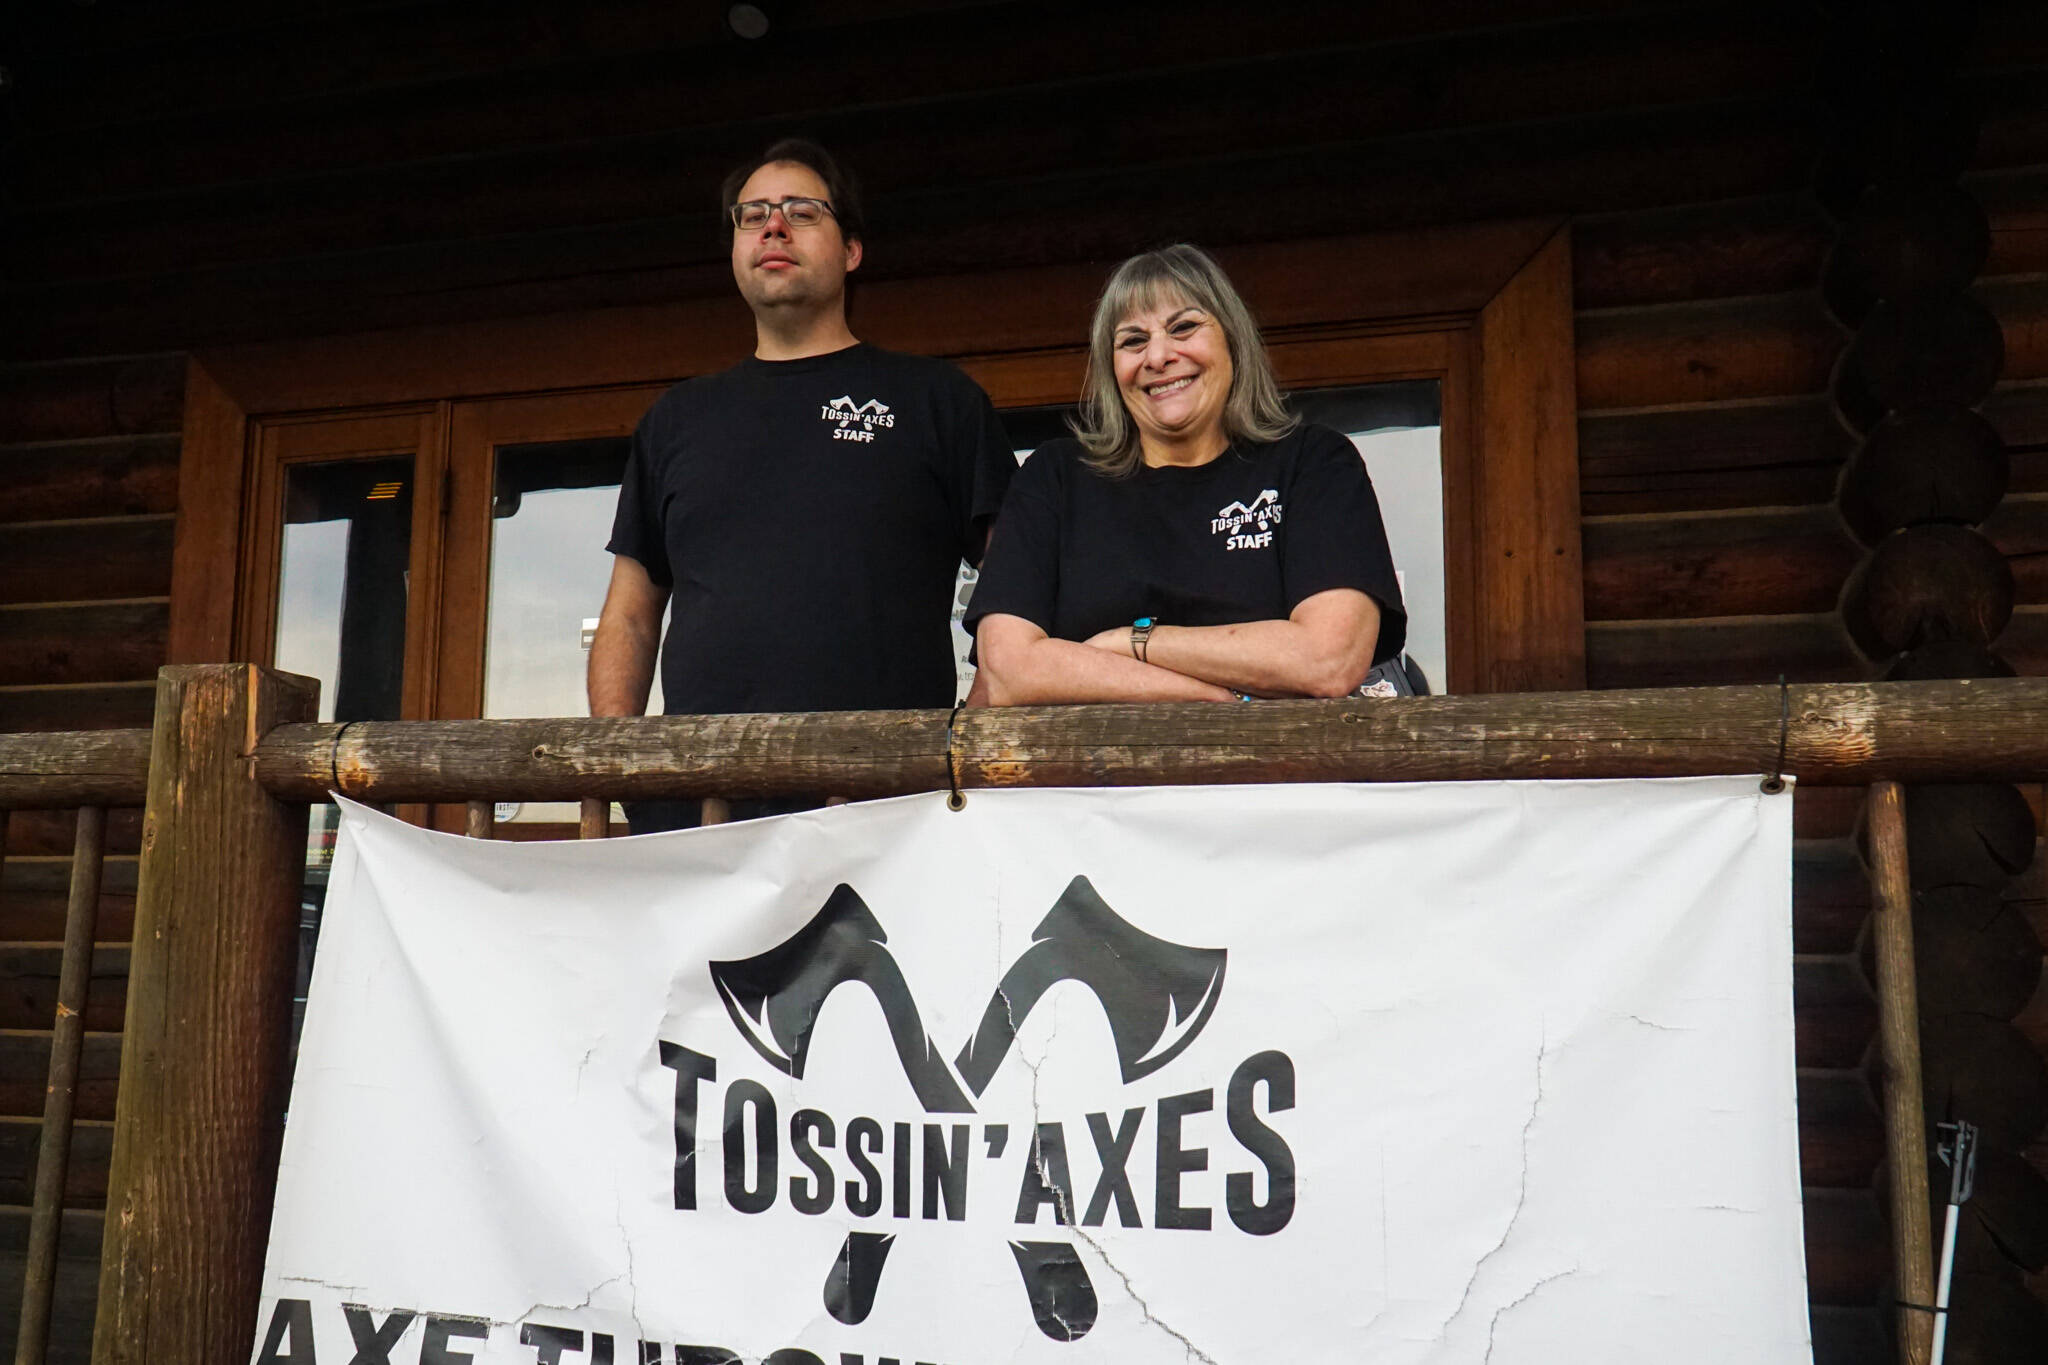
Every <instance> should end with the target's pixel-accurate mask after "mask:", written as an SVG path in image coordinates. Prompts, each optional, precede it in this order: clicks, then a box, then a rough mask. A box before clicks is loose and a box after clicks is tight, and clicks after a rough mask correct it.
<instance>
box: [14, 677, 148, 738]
mask: <svg viewBox="0 0 2048 1365" xmlns="http://www.w3.org/2000/svg"><path fill="white" fill-rule="evenodd" d="M155 712H156V684H155V683H153V682H115V683H52V684H49V685H34V686H21V687H0V733H8V732H14V731H45V732H47V731H64V730H125V729H131V728H135V727H139V726H145V725H148V724H149V723H150V719H151V717H152V716H153V715H154V714H155Z"/></svg>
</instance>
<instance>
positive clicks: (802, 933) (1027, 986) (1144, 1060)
mask: <svg viewBox="0 0 2048 1365" xmlns="http://www.w3.org/2000/svg"><path fill="white" fill-rule="evenodd" d="M888 939H889V936H888V935H887V934H886V933H885V932H883V930H882V926H881V924H880V923H879V922H878V921H877V920H876V919H875V916H874V912H873V911H871V910H869V909H868V907H867V904H866V902H864V901H863V900H861V898H860V896H859V895H858V894H857V893H856V892H855V891H854V890H853V888H852V887H850V886H846V885H843V884H842V885H841V886H839V887H838V888H836V889H835V890H834V891H833V892H832V894H831V895H830V896H829V897H827V898H826V901H825V904H824V905H823V907H821V908H820V909H819V911H818V913H817V914H816V915H814V916H812V918H811V920H810V922H809V923H807V924H805V925H804V926H803V928H801V929H799V930H797V931H796V933H794V934H792V935H791V936H790V937H789V938H788V939H787V940H786V941H785V942H783V943H780V944H778V945H777V946H775V947H773V948H770V949H769V950H768V951H766V952H764V953H759V954H757V955H755V956H753V957H750V958H744V959H742V960H739V961H736V962H713V963H712V964H711V979H712V981H713V983H714V984H715V985H716V987H717V989H718V994H719V998H720V999H721V1000H723V1001H724V1002H725V1008H726V1012H727V1013H728V1014H730V1015H731V1016H732V1021H733V1024H734V1025H735V1026H736V1027H737V1028H738V1029H739V1031H740V1034H741V1036H742V1037H744V1038H745V1039H746V1040H747V1043H748V1044H749V1045H750V1046H751V1047H752V1048H753V1049H754V1051H755V1052H757V1053H759V1054H760V1055H761V1056H762V1058H764V1059H765V1060H766V1061H767V1062H768V1063H769V1065H771V1066H773V1067H775V1068H776V1069H777V1070H779V1071H783V1072H785V1073H787V1074H788V1075H790V1076H792V1077H794V1078H797V1079H801V1078H802V1077H803V1074H804V1063H805V1059H806V1057H807V1055H808V1053H809V1051H810V1044H811V1037H812V1030H813V1029H814V1028H815V1027H816V1024H817V1021H818V1014H819V1012H820V1011H821V1010H822V1009H823V1008H824V1005H825V1001H826V999H827V997H829V996H830V995H831V994H832V992H833V991H835V990H837V989H838V988H839V987H841V986H843V985H845V984H847V983H848V982H858V983H859V984H861V985H862V986H865V987H866V988H867V989H868V990H869V991H870V992H871V993H873V995H874V997H875V1000H876V1003H877V1004H879V1005H880V1006H881V1010H882V1017H883V1020H884V1021H885V1022H886V1024H887V1025H888V1029H889V1036H890V1039H891V1041H892V1042H893V1044H894V1046H895V1050H896V1058H897V1060H898V1062H900V1063H901V1064H902V1067H903V1074H904V1076H905V1077H906V1078H907V1079H908V1080H909V1082H910V1086H911V1089H912V1091H913V1092H914V1093H915V1094H916V1096H917V1099H918V1102H919V1103H920V1104H922V1105H923V1106H924V1109H925V1112H927V1113H932V1114H970V1113H973V1112H974V1098H978V1097H980V1096H981V1094H982V1093H983V1092H984V1091H986V1090H987V1089H988V1086H989V1083H990V1081H992V1080H993V1079H994V1078H995V1074H996V1070H997V1068H998V1067H999V1066H1001V1064H1002V1061H1003V1059H1004V1058H1005V1057H1006V1056H1008V1055H1009V1052H1010V1049H1011V1047H1012V1046H1013V1045H1014V1044H1015V1042H1016V1040H1017V1029H1018V1027H1019V1025H1021V1024H1022V1023H1023V1021H1024V1019H1025V1018H1026V1017H1028V1016H1029V1015H1030V1013H1031V1011H1032V1009H1033V1008H1034V1007H1035V1006H1036V1005H1037V1004H1038V1002H1039V1000H1041V999H1042V998H1043V997H1044V996H1045V994H1046V992H1047V991H1049V990H1051V989H1052V987H1053V986H1055V985H1057V984H1058V983H1060V982H1062V981H1078V982H1080V983H1081V984H1082V985H1084V986H1086V987H1087V988H1088V989H1089V990H1091V991H1093V992H1094V994H1095V998H1096V999H1097V1000H1099V1001H1100V1002H1101V1003H1102V1009H1103V1013H1104V1014H1105V1015H1106V1016H1107V1017H1108V1019H1109V1028H1110V1035H1111V1037H1112V1038H1113V1039H1114V1041H1115V1044H1116V1054H1117V1063H1118V1067H1119V1070H1120V1072H1121V1075H1122V1078H1123V1083H1124V1084H1125V1085H1129V1084H1131V1083H1132V1082H1134V1081H1137V1080H1140V1079H1142V1078H1144V1077H1146V1076H1149V1075H1151V1074H1152V1073H1153V1072H1155V1071H1157V1070H1159V1069H1160V1068H1161V1067H1163V1066H1165V1065H1166V1064H1167V1063H1168V1062H1171V1061H1172V1060H1173V1059H1174V1058H1176V1057H1178V1056H1179V1055H1180V1054H1181V1053H1182V1052H1184V1051H1186V1050H1187V1048H1188V1045H1189V1044H1191V1043H1193V1042H1194V1040H1195V1038H1196V1037H1197V1036H1198V1035H1199V1034H1200V1033H1201V1032H1202V1029H1203V1028H1204V1027H1205V1026H1206V1025H1207V1024H1208V1022H1209V1018H1210V1016H1211V1015H1212V1014H1214V1013H1215V1010H1216V1001H1217V999H1218V997H1219V996H1220V995H1221V993H1222V990H1223V969H1224V965H1225V961H1226V958H1227V953H1226V952H1225V950H1224V949H1221V948H1190V947H1187V946H1185V945H1183V944H1178V943H1169V942H1167V941H1166V940H1165V939H1161V938H1154V937H1153V936H1152V935H1150V934H1147V933H1145V932H1144V931H1143V930H1141V929H1139V928H1137V927H1136V926H1135V925H1133V924H1131V923H1130V922H1129V921H1127V920H1125V919H1124V918H1123V917H1122V916H1120V915H1118V914H1117V913H1116V911H1114V910H1112V909H1111V908H1110V907H1109V905H1108V904H1107V903H1106V902H1104V900H1103V899H1102V897H1101V896H1100V895H1098V894H1097V893H1096V890H1095V888H1094V887H1093V886H1092V885H1090V884H1089V882H1088V879H1087V878H1086V877H1076V878H1074V880H1073V881H1072V882H1070V883H1068V885H1067V888H1066V890H1065V891H1064V892H1062V893H1061V895H1060V898H1059V899H1058V900H1057V901H1055V902H1054V903H1053V907H1052V910H1051V911H1050V912H1049V913H1048V914H1047V915H1046V917H1045V918H1044V919H1043V920H1041V921H1039V924H1038V927H1037V928H1036V929H1035V930H1033V931H1032V935H1031V939H1032V942H1031V946H1030V947H1028V948H1026V949H1025V950H1024V952H1023V954H1022V955H1021V956H1020V957H1018V959H1017V960H1016V961H1015V962H1014V963H1012V964H1011V965H1010V968H1009V970H1008V971H1006V972H1004V973H1003V978H1002V980H1001V982H999V983H998V984H997V986H996V988H995V990H994V992H993V993H992V994H991V995H990V996H989V1001H988V1007H987V1008H986V1009H985V1010H983V1011H982V1016H981V1023H980V1024H979V1026H977V1027H976V1029H975V1030H974V1036H973V1037H971V1038H969V1039H968V1040H967V1044H966V1046H965V1047H963V1048H961V1049H960V1051H959V1053H958V1055H957V1056H955V1057H954V1058H953V1061H952V1064H951V1065H950V1066H948V1064H947V1062H946V1059H945V1056H944V1054H943V1052H942V1051H941V1049H940V1047H939V1046H938V1044H937V1043H936V1042H934V1041H933V1039H932V1037H931V1035H930V1034H929V1033H927V1032H926V1030H925V1026H924V1021H923V1019H922V1018H921V1017H920V1015H919V1013H918V1008H917V1001H916V999H915V998H914V997H913V996H912V995H911V992H910V985H909V983H908V982H907V981H906V980H905V979H904V976H903V969H902V968H901V967H900V966H899V965H898V964H897V962H896V958H895V955H894V954H892V953H891V952H890V951H889V943H888ZM970 1096H972V1097H973V1098H970ZM892 1240H893V1239H892V1238H891V1237H889V1236H885V1235H883V1234H879V1233H872V1232H859V1231H855V1232H849V1233H848V1234H847V1236H846V1240H845V1242H844V1244H843V1245H842V1246H841V1247H840V1250H839V1256H838V1259H837V1260H836V1261H835V1262H834V1263H833V1266H832V1269H831V1271H830V1272H829V1273H828V1274H827V1276H826V1279H825V1290H824V1299H825V1307H826V1309H827V1311H829V1312H830V1313H831V1314H832V1316H833V1317H834V1318H836V1319H838V1320H839V1321H840V1322H843V1323H846V1324H848V1325H849V1326H851V1325H855V1324H858V1323H860V1322H862V1321H864V1320H865V1319H866V1318H867V1315H868V1312H869V1310H870V1309H871V1308H872V1307H873V1306H874V1300H875V1293H876V1291H877V1289H878V1288H879V1286H880V1283H881V1276H882V1268H883V1265H884V1263H885V1261H886V1260H887V1257H888V1253H889V1247H890V1245H891V1243H892ZM1010 1250H1011V1252H1012V1253H1013V1254H1014V1256H1015V1258H1016V1261H1017V1269H1018V1273H1019V1274H1020V1275H1021V1276H1022V1277H1023V1280H1024V1288H1025V1291H1026V1293H1027V1295H1028V1297H1029V1299H1030V1302H1031V1308H1032V1316H1033V1317H1034V1318H1035V1319H1036V1320H1037V1322H1038V1326H1039V1328H1040V1330H1041V1331H1043V1332H1044V1333H1045V1334H1046V1335H1047V1336H1049V1337H1052V1338H1054V1339H1055V1340H1060V1341H1077V1340H1079V1339H1080V1338H1081V1337H1082V1336H1084V1335H1086V1334H1087V1332H1088V1330H1089V1328H1091V1327H1093V1326H1094V1325H1095V1316H1096V1311H1097V1301H1096V1296H1095V1287H1094V1285H1093V1283H1092V1282H1091V1281H1090V1280H1089V1278H1088V1269H1087V1267H1086V1266H1085V1265H1083V1264H1082V1263H1081V1259H1080V1256H1079V1255H1078V1254H1077V1253H1076V1251H1075V1250H1074V1247H1073V1245H1072V1244H1071V1243H1066V1242H1023V1241H1013V1242H1011V1243H1010Z"/></svg>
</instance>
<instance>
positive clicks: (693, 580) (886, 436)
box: [589, 139, 1016, 832]
mask: <svg viewBox="0 0 2048 1365" xmlns="http://www.w3.org/2000/svg"><path fill="white" fill-rule="evenodd" d="M721 203H722V204H723V206H724V208H725V213H726V217H727V219H728V226H729V228H730V230H731V233H732V272H733V278H734V280H735V281H736V282H737V283H738V285H739V291H740V296H741V297H742V298H744V299H745V300H746V302H747V306H748V307H749V308H750V309H752V310H753V314H754V334H755V346H754V354H753V355H752V356H750V357H748V358H747V359H746V360H743V361H741V362H740V363H739V364H738V365H736V366H734V367H733V368H732V369H729V370H725V371H722V372H720V373H718V374H713V375H706V376H703V377H701V378H697V379H689V380H685V381H684V382H683V383H681V384H678V385H676V386H675V387H674V388H673V389H670V390H669V391H668V392H667V393H666V394H664V395H663V396H662V397H661V398H660V399H659V400H658V401H657V402H656V403H655V404H654V406H653V407H652V408H650V409H649V410H648V412H647V415H646V416H645V417H644V418H642V419H641V422H640V427H639V430H638V431H636V432H635V433H634V437H633V446H632V451H631V454H630V456H629V457H628V459H627V462H626V471H625V476H624V479H623V481H622V483H621V486H620V489H619V506H618V513H617V516H616V519H615V520H614V522H613V526H612V538H611V542H610V544H609V545H608V546H607V548H608V549H610V550H611V552H612V554H613V556H614V559H613V568H612V580H611V586H610V588H609V590H608V591H607V593H606V596H605V603H604V612H603V615H602V616H601V617H600V618H599V621H598V627H597V633H596V636H595V638H594V639H593V640H592V642H591V648H590V670H589V690H590V713H591V714H592V715H593V716H622V715H640V714H642V713H644V712H645V710H646V707H647V698H648V692H649V688H650V685H651V683H652V680H653V677H654V667H655V660H656V647H657V643H659V645H660V664H661V685H662V698H663V705H664V709H665V710H666V711H667V712H668V714H670V715H693V714H722V713H731V712H752V711H836V710H848V711H851V710H887V709H896V708H909V707H940V706H950V705H951V704H952V702H953V694H954V688H955V671H954V664H953V655H952V637H951V633H950V628H949V625H948V622H949V619H950V612H951V606H952V592H953V582H954V575H955V570H956V569H957V567H958V565H959V563H960V561H961V560H962V559H963V558H964V559H967V560H970V561H973V562H979V560H980V557H981V551H982V547H983V545H984V543H985V541H986V538H987V530H988V525H989V523H990V521H992V520H993V518H994V516H995V513H996V509H997V508H998V507H999V506H1000V505H1001V503H1002V496H1003V490H1004V489H1005V487H1006V486H1007V485H1008V482H1009V477H1010V475H1011V473H1012V472H1014V470H1015V468H1016V461H1015V458H1014V456H1013V455H1012V453H1011V450H1010V445H1009V442H1008V440H1007V439H1006V438H1005V437H1004V435H1003V431H1002V426H1001V423H1000V422H998V421H997V419H996V415H995V410H994V408H993V407H992V406H991V405H990V403H989V400H988V396H987V395H986V394H984V393H983V392H982V391H981V389H980V388H979V387H978V386H976V385H975V383H974V382H973V381H972V380H970V379H968V378H967V377H966V376H965V375H963V374H961V373H960V372H959V371H958V370H957V369H955V368H953V367H952V366H951V365H948V364H945V363H944V362H942V361H937V360H930V359H926V358H924V357H920V356H909V355H898V354H895V353H892V352H889V351H884V350H880V349H878V348H876V347H873V346H869V345H865V344H863V343H862V342H860V341H858V340H857V339H856V338H855V337H854V335H853V332H852V330H851V329H850V328H849V327H848V326H847V320H846V283H847V281H846V277H847V275H848V274H849V273H850V272H852V271H853V270H854V269H856V268H857V267H858V266H859V265H860V262H861V252H862V242H861V214H860V201H859V197H858V194H857V192H856V189H855V186H854V184H853V182H852V180H851V178H850V177H848V176H847V175H846V174H845V173H844V172H843V171H842V170H841V169H840V167H839V165H838V163H837V162H835V161H834V160H833V159H832V157H831V156H830V154H828V153H827V152H825V151H824V149H823V148H820V147H818V146H817V145H815V144H813V143H809V142H804V141H801V140H797V139H790V140H785V141H782V142H778V143H776V144H775V145H774V146H772V147H770V148H769V149H768V150H767V151H766V152H765V153H763V154H762V155H761V157H760V158H759V159H757V160H755V161H753V162H750V163H748V164H747V165H745V166H742V167H740V168H739V169H738V170H736V171H734V172H733V174H732V175H730V176H728V177H727V179H726V182H725V186H724V189H723V193H722V196H721ZM664 609H666V610H667V611H668V613H669V625H668V633H667V638H666V639H665V640H662V639H661V619H662V613H663V611H664ZM817 804H819V802H818V801H816V800H811V801H801V800H799V801H772V802H760V801H756V802H735V803H733V808H732V815H733V816H734V817H735V818H745V817H747V816H750V815H762V814H772V813H776V812H779V811H784V810H791V809H802V808H805V807H807V806H814V805H817ZM695 805H696V803H694V802H690V803H679V802H650V803H646V805H645V806H643V807H639V808H634V809H631V810H629V812H628V814H629V816H630V818H631V819H632V822H633V828H634V830H635V832H645V831H646V830H648V829H666V828H674V827H676V826H678V825H686V824H695V823H697V812H696V810H695Z"/></svg>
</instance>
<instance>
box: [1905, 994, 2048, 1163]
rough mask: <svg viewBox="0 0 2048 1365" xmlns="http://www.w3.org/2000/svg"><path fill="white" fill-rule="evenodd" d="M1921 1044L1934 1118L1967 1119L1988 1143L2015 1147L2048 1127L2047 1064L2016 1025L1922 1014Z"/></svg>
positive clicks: (1986, 1017)
mask: <svg viewBox="0 0 2048 1365" xmlns="http://www.w3.org/2000/svg"><path fill="white" fill-rule="evenodd" d="M1920 1046H1921V1060H1922V1074H1923V1075H1924V1077H1925V1080H1926V1087H1927V1112H1928V1113H1929V1114H1959V1115H1967V1116H1968V1117H1969V1119H1970V1122H1972V1123H1974V1124H1976V1125H1977V1126H1978V1127H1979V1128H1982V1129H1983V1130H1984V1137H1985V1140H1986V1141H1987V1142H1993V1143H1997V1144H1998V1145H2000V1146H2003V1147H2009V1148H2014V1149H2018V1148H2022V1147H2025V1146H2026V1145H2027V1144H2028V1143H2030V1142H2032V1141H2034V1139H2035V1138H2037V1137H2039V1136H2040V1135H2041V1132H2042V1129H2043V1128H2044V1127H2048V1064H2044V1063H2043V1061H2042V1059H2041V1054H2040V1053H2038V1052H2036V1051H2035V1050H2034V1049H2033V1047H2032V1045H2031V1044H2030V1043H2028V1041H2027V1039H2026V1036H2025V1035H2024V1034H2022V1033H2021V1032H2020V1031H2019V1030H2018V1029H2017V1028H2015V1027H2014V1026H2013V1025H2012V1024H2009V1023H2007V1022H2006V1021H2004V1020H2002V1019H1993V1018H1991V1017H1990V1016H1989V1015H1983V1014H1942V1015H1925V1014H1923V1015H1922V1016H1921V1020H1920Z"/></svg>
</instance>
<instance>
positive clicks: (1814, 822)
mask: <svg viewBox="0 0 2048 1365" xmlns="http://www.w3.org/2000/svg"><path fill="white" fill-rule="evenodd" d="M1869 795H1870V792H1869V789H1868V788H1867V787H1861V786H1840V787H1823V786H1820V785H1818V784H1816V783H1812V782H1802V783H1801V784H1800V785H1799V789H1798V791H1797V792H1796V793H1795V795H1794V799H1793V802H1792V836H1793V837H1794V838H1795V839H1803V840H1812V841H1814V843H1815V845H1816V846H1818V845H1819V844H1820V843H1821V842H1822V841H1825V840H1832V839H1846V838H1847V837H1849V836H1850V835H1852V834H1854V833H1855V832H1856V827H1857V825H1858V824H1860V823H1861V822H1862V819H1863V806H1864V803H1865V802H1866V801H1867V800H1868V799H1869Z"/></svg>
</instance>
